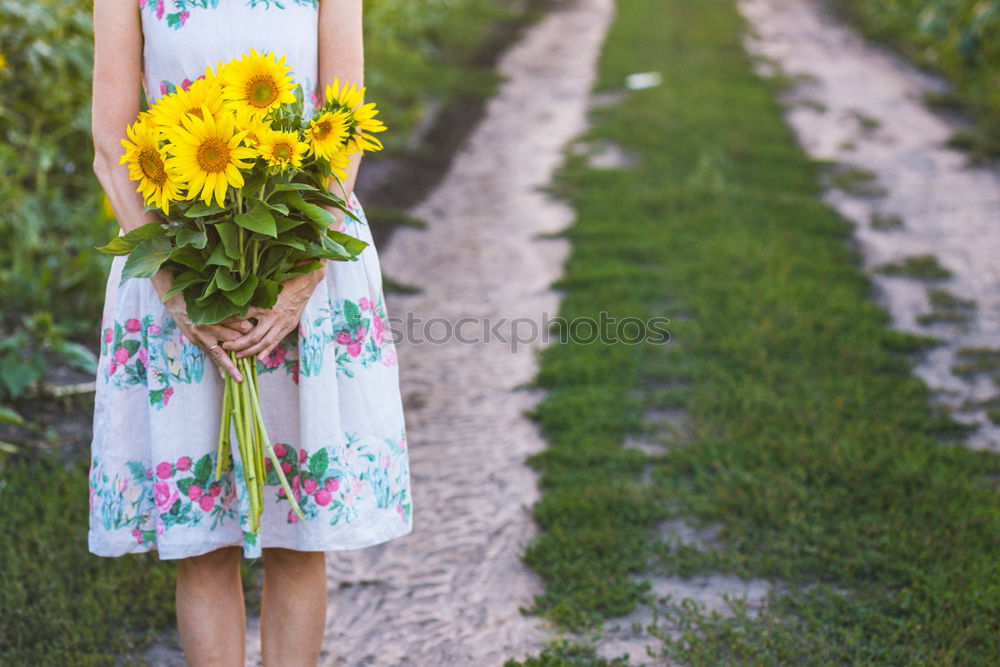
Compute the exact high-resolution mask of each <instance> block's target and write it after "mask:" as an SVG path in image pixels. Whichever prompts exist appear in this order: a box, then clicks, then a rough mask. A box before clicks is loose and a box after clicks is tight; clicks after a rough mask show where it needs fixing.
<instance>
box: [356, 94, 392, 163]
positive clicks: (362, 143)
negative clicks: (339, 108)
mask: <svg viewBox="0 0 1000 667" xmlns="http://www.w3.org/2000/svg"><path fill="white" fill-rule="evenodd" d="M376 115H378V109H376V108H375V103H374V102H369V103H368V104H362V105H361V106H359V107H358V108H357V109H354V110H353V111H351V119H352V120H353V121H354V126H353V128H352V132H351V139H350V141H349V144H350V146H351V148H353V149H354V150H356V151H358V152H362V151H378V150H382V142H381V141H379V140H378V138H377V137H373V136H371V135H370V134H369V132H385V130H386V129H387V128H386V126H385V123H383V122H382V121H380V120H378V119H377V118H375V116H376Z"/></svg>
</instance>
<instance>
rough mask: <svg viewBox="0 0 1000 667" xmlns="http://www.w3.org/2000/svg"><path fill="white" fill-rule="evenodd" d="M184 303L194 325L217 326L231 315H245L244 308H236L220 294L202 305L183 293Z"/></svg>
mask: <svg viewBox="0 0 1000 667" xmlns="http://www.w3.org/2000/svg"><path fill="white" fill-rule="evenodd" d="M184 303H186V304H187V312H188V317H190V318H191V321H192V322H193V323H195V324H217V323H219V322H221V321H222V320H224V319H226V318H227V317H229V316H231V315H243V314H245V313H246V308H245V307H241V306H237V305H236V304H234V303H233V302H232V301H230V300H229V299H227V298H226V297H225V296H223V295H222V294H213V295H212V297H211V298H209V299H208V300H207V301H206V303H203V304H202V303H198V302H197V300H196V299H195V298H194V297H193V295H192V294H190V293H189V292H185V293H184ZM272 305H274V304H272Z"/></svg>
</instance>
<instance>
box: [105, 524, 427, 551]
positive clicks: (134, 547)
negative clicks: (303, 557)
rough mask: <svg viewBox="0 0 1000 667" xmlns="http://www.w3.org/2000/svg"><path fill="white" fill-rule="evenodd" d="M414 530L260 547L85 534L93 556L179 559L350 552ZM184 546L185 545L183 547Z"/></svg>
mask: <svg viewBox="0 0 1000 667" xmlns="http://www.w3.org/2000/svg"><path fill="white" fill-rule="evenodd" d="M411 532H413V522H412V521H411V522H409V523H406V524H404V525H402V526H401V527H400V529H399V530H392V531H385V532H382V533H377V534H375V535H373V536H371V537H370V538H368V539H366V540H358V541H356V542H347V543H344V542H338V543H337V544H336V545H332V544H331V545H323V544H322V543H320V544H317V545H315V546H309V547H307V546H304V545H303V544H302V542H301V541H300V540H296V539H282V538H277V539H275V538H272V541H270V542H268V543H267V544H264V543H263V542H264V541H265V540H264V539H263V538H262V539H261V542H262V544H260V545H259V546H249V545H247V544H246V542H245V541H243V540H239V541H234V540H221V541H218V542H205V541H200V542H196V543H191V544H189V545H183V546H180V547H178V546H172V547H170V548H169V549H161V548H160V547H159V546H158V545H157V544H155V543H152V544H150V545H149V546H146V545H143V544H139V543H138V542H135V541H134V540H122V541H116V542H117V543H118V544H120V545H121V546H117V545H108V543H107V541H103V544H100V545H99V544H97V540H96V539H95V538H94V534H93V533H91V534H90V535H89V536H88V550H89V551H90V553H92V554H94V555H95V556H100V557H102V558H117V557H120V556H126V555H128V554H142V553H151V552H155V553H156V554H157V556H158V557H159V559H160V560H178V559H181V558H193V557H194V556H202V555H204V554H207V553H209V552H211V551H215V550H216V549H221V548H222V547H241V548H242V549H243V557H244V558H246V559H248V560H252V559H257V558H260V557H261V550H263V549H289V550H292V551H323V552H327V551H352V550H355V549H364V548H365V547H372V546H375V545H378V544H382V543H384V542H388V541H390V540H394V539H396V538H399V537H403V536H404V535H409V534H410V533H411ZM185 546H186V547H187V548H184V547H185Z"/></svg>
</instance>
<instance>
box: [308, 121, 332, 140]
mask: <svg viewBox="0 0 1000 667" xmlns="http://www.w3.org/2000/svg"><path fill="white" fill-rule="evenodd" d="M331 132H333V128H332V127H330V121H328V120H324V121H322V122H319V123H316V126H315V127H314V128H313V136H314V137H315V138H316V139H317V140H318V141H323V140H325V139H326V138H327V137H329V136H330V133H331Z"/></svg>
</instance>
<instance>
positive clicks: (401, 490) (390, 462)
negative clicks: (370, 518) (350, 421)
mask: <svg viewBox="0 0 1000 667" xmlns="http://www.w3.org/2000/svg"><path fill="white" fill-rule="evenodd" d="M344 438H345V442H344V446H343V447H341V448H337V447H330V446H328V447H323V448H321V449H317V450H314V451H313V452H311V453H310V452H307V451H306V450H305V449H296V448H295V447H293V446H292V445H289V444H286V443H278V444H276V445H274V453H275V454H276V455H277V457H278V460H279V464H280V465H281V470H282V471H283V472H284V473H285V476H286V478H287V479H288V482H289V484H290V485H291V489H292V495H294V496H295V500H296V502H298V504H299V507H300V509H301V510H302V513H303V514H304V515H305V520H306V521H318V520H323V521H326V522H327V523H329V524H330V525H331V526H336V525H338V524H340V523H342V522H343V523H350V522H352V521H355V520H357V519H358V517H359V509H360V507H361V505H362V504H363V503H365V502H373V503H374V505H375V507H377V508H379V509H387V508H393V509H395V510H396V512H397V513H398V514H399V517H400V520H402V521H403V522H405V521H407V520H408V518H409V516H410V507H411V506H410V501H409V499H408V497H407V488H408V479H409V464H408V459H407V458H406V457H405V456H404V457H400V456H399V454H405V453H406V436H405V434H403V435H401V436H400V437H399V438H398V439H393V438H386V439H385V441H384V443H385V446H384V447H379V448H377V449H380V450H381V451H373V449H374V448H373V447H371V446H370V445H368V444H366V443H363V442H361V441H360V440H359V438H358V436H357V435H354V434H350V433H345V434H344ZM264 469H265V470H266V472H267V477H266V478H265V480H264V484H265V485H266V486H268V487H272V489H271V490H270V491H269V493H272V494H273V496H274V497H275V499H276V501H277V502H278V504H279V506H281V505H284V506H286V507H288V514H287V517H286V521H287V522H288V523H298V522H299V521H300V519H299V517H298V516H297V515H296V514H295V513H294V512H293V511H292V510H291V504H290V503H289V502H288V496H287V494H286V493H285V489H284V487H282V486H281V483H280V482H279V480H278V475H277V473H276V472H275V470H274V467H273V464H272V463H271V460H270V458H266V459H265V460H264ZM359 470H360V472H358V473H357V474H351V472H350V471H359ZM244 532H245V534H247V535H249V534H248V533H246V531H244Z"/></svg>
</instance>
